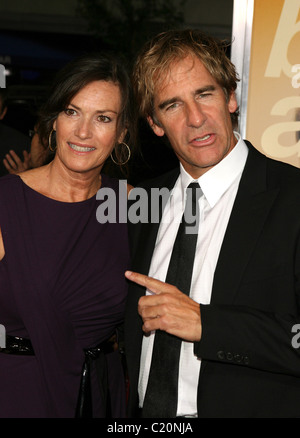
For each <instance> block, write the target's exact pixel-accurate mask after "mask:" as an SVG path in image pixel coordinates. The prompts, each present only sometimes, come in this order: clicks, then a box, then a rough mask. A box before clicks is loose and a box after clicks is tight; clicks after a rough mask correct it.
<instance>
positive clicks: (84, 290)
mask: <svg viewBox="0 0 300 438" xmlns="http://www.w3.org/2000/svg"><path fill="white" fill-rule="evenodd" d="M131 107H132V105H131V93H130V87H129V80H128V77H127V74H126V71H125V70H124V68H123V67H122V66H121V65H120V64H119V63H118V62H117V61H116V60H115V59H114V58H112V57H110V56H106V55H105V56H104V55H100V56H99V55H90V56H85V57H82V58H80V59H79V60H75V61H73V62H71V63H70V64H69V65H67V66H66V67H65V68H64V69H63V70H62V71H61V72H60V73H59V74H58V77H57V80H56V81H55V83H54V86H53V89H52V91H51V94H50V98H49V99H48V101H47V103H46V105H45V107H44V109H43V111H42V114H41V117H40V120H39V122H38V126H39V136H40V138H41V140H42V141H45V138H49V146H50V149H51V150H54V149H55V156H54V159H53V160H52V161H51V162H50V163H49V164H47V165H44V166H41V167H38V168H35V169H31V170H28V171H25V172H22V173H20V174H19V175H13V174H12V175H8V176H5V177H3V178H2V179H1V181H0V227H1V237H0V259H1V261H0V281H1V288H0V323H1V324H3V325H4V327H5V329H6V335H7V336H6V349H2V350H1V352H0V387H1V391H0V406H1V409H0V416H2V417H44V418H45V417H52V418H54V417H65V418H66V417H75V416H85V415H86V416H94V417H103V416H105V415H108V413H109V411H110V409H111V410H112V412H111V414H112V416H113V417H121V416H123V415H124V391H123V392H122V391H120V385H121V386H122V388H121V389H122V390H123V385H124V375H123V374H122V373H123V370H122V367H121V362H120V360H119V354H118V352H113V349H114V344H113V341H112V339H114V338H115V336H116V329H117V327H118V326H119V325H120V324H121V323H122V321H123V313H124V303H125V298H126V292H127V289H126V283H125V279H124V271H125V269H126V268H127V267H128V261H129V251H128V242H127V229H126V224H123V223H122V224H119V223H104V224H102V223H101V224H100V223H99V222H97V219H96V210H97V207H98V206H99V204H100V203H101V201H100V200H98V199H97V196H96V194H97V192H98V190H99V189H100V188H107V187H109V188H112V189H113V190H114V191H115V193H116V196H117V202H116V206H115V208H116V209H117V208H118V205H119V200H118V187H119V181H117V180H115V179H112V178H110V177H108V176H106V175H104V174H102V173H101V170H102V168H103V165H104V163H105V161H106V160H107V158H108V157H109V156H110V155H111V154H113V159H114V160H116V159H117V158H116V157H118V156H119V151H121V152H122V150H123V149H122V147H124V151H125V152H126V151H128V152H130V150H129V148H128V146H127V144H125V143H123V142H124V140H126V141H127V138H128V137H129V132H130V130H131V129H130V125H131V123H130V121H131V120H132V115H131ZM113 149H115V150H114V151H113ZM125 158H126V157H125ZM127 158H128V155H127ZM127 158H126V160H127ZM126 160H124V159H123V158H122V162H124V161H126ZM121 201H122V202H123V201H124V202H126V199H121ZM116 217H118V214H117V215H116ZM99 345H100V347H99ZM97 346H98V347H99V348H92V347H97ZM91 348H92V349H91ZM6 353H8V354H6ZM89 365H90V366H89ZM89 369H90V372H91V376H90V377H91V378H90V380H89V379H87V377H88V374H87V371H88V370H89ZM106 372H108V379H106V378H105V373H106ZM90 384H91V389H92V396H91V400H89V398H88V397H89V391H88V389H89V385H90ZM107 386H108V387H109V388H110V389H111V391H110V392H109V391H107V389H108V388H107ZM113 388H114V389H113ZM117 390H118V391H119V393H120V394H118V393H117V392H116V391H117ZM106 393H107V394H108V396H107V397H105V394H106ZM109 399H111V400H112V403H109ZM89 401H92V407H91V404H90V403H89ZM106 401H108V402H107V403H106ZM91 409H92V412H91Z"/></svg>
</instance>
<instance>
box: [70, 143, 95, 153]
mask: <svg viewBox="0 0 300 438" xmlns="http://www.w3.org/2000/svg"><path fill="white" fill-rule="evenodd" d="M68 145H69V146H70V148H71V149H73V151H76V152H91V151H94V150H95V149H96V148H94V147H90V146H79V145H77V144H74V143H70V142H68Z"/></svg>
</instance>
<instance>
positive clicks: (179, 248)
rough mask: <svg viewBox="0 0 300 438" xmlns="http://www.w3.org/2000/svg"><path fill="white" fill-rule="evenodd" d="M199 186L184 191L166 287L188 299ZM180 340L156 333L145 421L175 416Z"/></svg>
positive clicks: (143, 414) (196, 227) (194, 184)
mask: <svg viewBox="0 0 300 438" xmlns="http://www.w3.org/2000/svg"><path fill="white" fill-rule="evenodd" d="M201 195H202V190H201V188H200V186H199V184H198V183H191V184H190V185H189V186H188V188H187V196H186V205H185V211H184V213H183V216H182V220H181V223H180V226H179V229H178V232H177V236H176V239H175V243H174V247H173V251H172V255H171V259H170V264H169V268H168V272H167V276H166V283H170V284H173V285H174V286H176V287H177V288H178V289H179V290H180V291H181V292H184V293H185V294H187V295H189V293H190V286H191V279H192V272H193V265H194V258H195V250H196V244H197V237H198V225H199V204H198V200H199V198H200V196H201ZM181 342H182V341H181V339H180V338H178V337H176V336H173V335H170V334H169V333H166V332H164V331H160V330H157V331H156V333H155V339H154V345H153V354H152V361H151V368H150V373H149V380H148V385H147V390H146V394H145V399H144V405H143V410H142V416H143V417H144V418H174V417H176V412H177V397H178V371H179V356H180V348H181Z"/></svg>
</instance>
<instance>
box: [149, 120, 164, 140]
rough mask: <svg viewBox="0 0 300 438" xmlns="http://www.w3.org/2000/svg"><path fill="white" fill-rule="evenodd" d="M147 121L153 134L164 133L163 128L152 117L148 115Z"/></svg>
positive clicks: (159, 135) (161, 135) (160, 134)
mask: <svg viewBox="0 0 300 438" xmlns="http://www.w3.org/2000/svg"><path fill="white" fill-rule="evenodd" d="M147 121H148V123H149V125H150V127H151V129H152V130H153V132H154V134H156V135H157V136H158V137H163V136H164V135H165V131H164V130H163V128H162V127H161V126H159V125H158V124H157V123H155V122H154V120H153V119H152V117H150V116H148V117H147Z"/></svg>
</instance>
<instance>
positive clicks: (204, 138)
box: [193, 134, 210, 141]
mask: <svg viewBox="0 0 300 438" xmlns="http://www.w3.org/2000/svg"><path fill="white" fill-rule="evenodd" d="M209 138H210V134H207V135H204V137H197V138H195V139H194V140H193V141H205V140H208V139H209Z"/></svg>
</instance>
